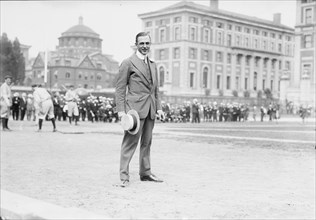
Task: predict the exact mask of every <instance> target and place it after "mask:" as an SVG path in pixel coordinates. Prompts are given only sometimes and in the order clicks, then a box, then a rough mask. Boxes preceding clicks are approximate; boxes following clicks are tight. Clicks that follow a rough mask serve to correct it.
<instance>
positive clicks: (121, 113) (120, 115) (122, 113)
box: [117, 112, 126, 121]
mask: <svg viewBox="0 0 316 220" xmlns="http://www.w3.org/2000/svg"><path fill="white" fill-rule="evenodd" d="M125 114H126V113H125V112H118V113H117V115H118V117H119V119H120V121H121V118H122V116H123V115H125Z"/></svg>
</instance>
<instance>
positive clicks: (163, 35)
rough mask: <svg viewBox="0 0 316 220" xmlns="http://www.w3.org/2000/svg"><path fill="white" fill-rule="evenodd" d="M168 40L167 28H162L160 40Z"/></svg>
mask: <svg viewBox="0 0 316 220" xmlns="http://www.w3.org/2000/svg"><path fill="white" fill-rule="evenodd" d="M165 41H166V30H165V29H164V28H163V29H160V30H159V42H165Z"/></svg>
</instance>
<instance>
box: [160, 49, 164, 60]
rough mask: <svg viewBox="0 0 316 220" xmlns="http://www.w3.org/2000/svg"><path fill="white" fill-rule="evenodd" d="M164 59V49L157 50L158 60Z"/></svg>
mask: <svg viewBox="0 0 316 220" xmlns="http://www.w3.org/2000/svg"><path fill="white" fill-rule="evenodd" d="M164 59H165V49H161V50H159V60H164Z"/></svg>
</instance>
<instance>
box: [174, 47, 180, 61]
mask: <svg viewBox="0 0 316 220" xmlns="http://www.w3.org/2000/svg"><path fill="white" fill-rule="evenodd" d="M173 58H174V59H179V58H180V48H179V47H176V48H173Z"/></svg>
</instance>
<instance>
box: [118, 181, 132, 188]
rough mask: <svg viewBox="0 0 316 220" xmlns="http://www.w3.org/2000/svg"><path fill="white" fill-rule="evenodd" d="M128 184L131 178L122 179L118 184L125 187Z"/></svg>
mask: <svg viewBox="0 0 316 220" xmlns="http://www.w3.org/2000/svg"><path fill="white" fill-rule="evenodd" d="M128 185H129V180H121V183H120V184H118V186H120V187H123V188H124V187H126V186H128Z"/></svg>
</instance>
